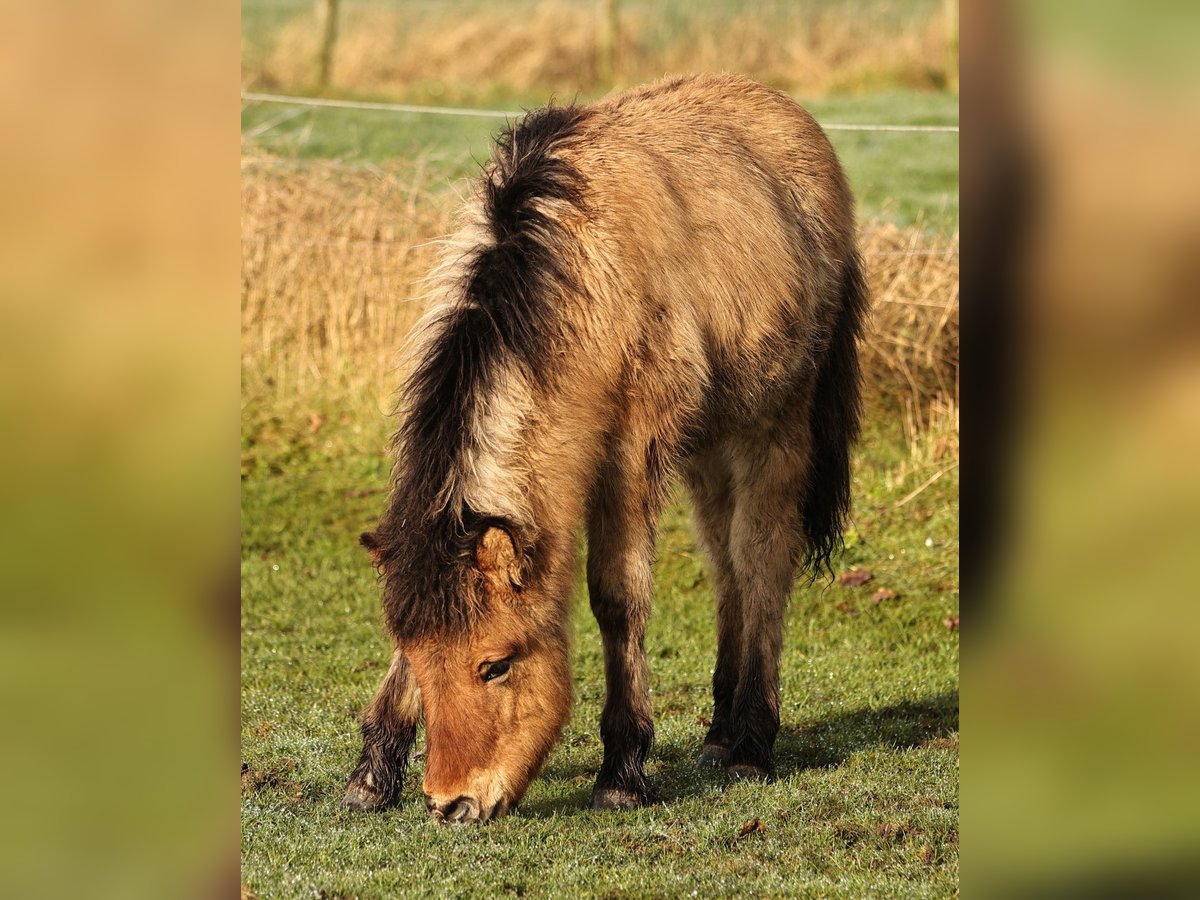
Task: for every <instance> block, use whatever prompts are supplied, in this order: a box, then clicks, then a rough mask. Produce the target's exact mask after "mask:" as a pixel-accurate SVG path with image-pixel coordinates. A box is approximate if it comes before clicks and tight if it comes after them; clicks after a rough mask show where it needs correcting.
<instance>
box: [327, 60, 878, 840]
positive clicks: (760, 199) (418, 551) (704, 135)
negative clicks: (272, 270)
mask: <svg viewBox="0 0 1200 900" xmlns="http://www.w3.org/2000/svg"><path fill="white" fill-rule="evenodd" d="M495 144H496V145H495V149H494V153H493V155H492V157H491V159H490V160H489V161H488V162H487V163H485V164H484V166H483V167H482V173H481V176H480V178H479V179H478V182H477V185H476V189H475V190H474V191H473V192H472V193H471V195H470V197H469V198H468V199H467V200H466V202H465V203H464V205H463V209H462V212H461V216H460V219H459V224H458V225H457V226H456V231H455V233H454V236H453V237H452V238H451V239H449V240H448V241H447V242H446V245H445V247H444V248H443V249H442V252H441V257H440V259H441V262H440V264H439V266H438V267H437V269H436V270H435V272H434V274H433V276H432V281H431V283H432V285H433V287H432V289H431V294H430V297H431V302H430V306H429V309H428V310H427V312H426V313H425V314H424V316H423V317H422V319H421V321H420V322H419V323H418V325H417V326H415V328H414V333H413V335H412V336H410V339H409V341H408V346H409V351H408V352H409V354H410V355H409V363H408V370H409V374H408V375H407V377H406V379H405V381H404V384H403V389H402V391H401V399H400V404H399V408H398V411H397V416H398V420H399V427H398V430H397V432H396V436H395V438H394V455H395V463H394V468H393V473H392V478H391V486H390V491H389V493H388V500H387V504H386V508H385V510H384V512H383V514H382V516H381V518H380V520H379V524H378V526H377V528H376V529H375V530H374V531H372V532H368V533H366V534H364V535H362V537H361V543H362V544H363V546H364V547H365V548H366V549H367V550H368V551H369V553H370V555H371V558H372V562H373V564H374V566H375V567H376V569H377V571H378V577H379V580H380V582H381V584H382V594H383V610H384V618H385V621H386V624H387V627H388V629H389V631H390V633H391V637H392V638H393V640H394V646H395V652H394V655H393V657H392V661H391V665H390V667H389V669H388V672H387V675H386V676H385V677H384V679H383V683H382V685H381V686H380V687H379V690H378V692H377V694H376V695H375V698H374V700H373V701H372V702H371V704H370V706H369V707H368V708H367V710H366V712H365V713H364V716H363V720H362V735H363V750H362V754H361V757H360V758H359V762H358V765H357V766H356V767H355V769H354V771H353V774H352V775H351V777H350V780H349V783H348V785H347V788H346V793H345V797H344V800H343V804H344V805H345V806H347V807H350V808H354V809H363V810H374V809H380V808H382V807H386V806H388V805H390V804H392V803H394V802H395V801H396V800H397V798H398V795H399V793H400V788H401V784H402V782H403V779H404V774H405V769H406V765H407V762H408V756H409V751H410V749H411V747H412V744H413V741H414V738H415V735H416V732H417V727H418V724H419V722H420V721H421V720H422V719H423V721H424V726H425V732H426V755H425V775H424V795H425V804H426V808H427V810H428V811H429V814H430V815H431V816H432V818H433V819H435V820H437V821H439V822H443V823H466V822H487V821H490V820H493V819H496V818H497V817H499V816H502V815H504V814H505V813H506V812H508V811H509V810H511V809H512V808H513V807H514V806H515V805H516V804H517V803H518V802H519V801H520V800H521V798H522V796H523V795H524V793H525V791H526V789H527V787H528V785H529V783H530V781H531V780H532V779H533V778H534V777H535V776H536V774H537V773H538V771H539V770H540V768H541V766H542V764H543V762H544V761H545V759H546V757H547V756H548V754H549V753H550V751H551V749H552V747H553V746H554V744H555V742H556V741H557V739H558V737H559V735H560V733H561V730H562V727H563V725H564V723H565V721H566V719H567V717H568V714H569V711H570V709H571V705H572V697H573V692H572V682H571V668H570V662H569V641H568V631H569V629H568V624H569V614H570V597H571V590H572V586H573V583H574V579H575V576H576V571H577V568H576V566H577V552H578V546H579V543H580V541H579V536H580V533H581V532H586V538H587V562H586V573H587V586H588V592H589V597H590V605H591V609H592V611H593V613H594V615H595V618H596V620H597V622H598V624H599V629H600V633H601V636H602V640H603V645H604V666H605V687H606V695H605V701H604V708H603V713H602V715H601V718H600V735H601V737H602V740H603V745H604V753H603V761H602V763H601V765H600V770H599V773H598V775H597V777H596V781H595V786H594V788H593V791H592V794H591V807H592V808H595V809H627V808H632V807H636V806H639V805H644V804H646V803H647V802H650V801H651V799H652V797H653V794H652V792H651V787H650V785H649V784H648V783H647V780H646V776H645V772H644V764H645V761H646V757H647V754H648V752H649V751H650V748H651V744H652V742H653V739H654V723H653V718H652V715H651V708H650V702H649V696H648V695H649V672H648V669H647V663H646V653H645V650H644V646H643V638H644V635H645V631H646V624H647V620H648V617H649V615H650V608H651V586H652V579H651V567H652V562H653V556H654V548H655V528H656V521H657V518H658V516H659V513H660V511H661V509H662V508H663V505H664V501H665V499H666V497H667V494H668V489H669V486H670V485H671V483H672V480H673V479H674V478H675V477H676V476H679V477H681V478H682V480H683V481H684V482H685V484H686V486H687V488H688V491H689V493H690V496H691V499H692V505H693V507H694V519H695V524H696V528H697V532H698V535H699V538H700V540H701V542H702V544H703V546H704V548H705V550H706V555H707V557H708V559H709V562H710V566H711V571H712V582H713V584H714V587H715V595H716V621H717V642H716V643H717V646H716V666H715V670H714V674H713V679H712V698H713V713H712V719H711V727H709V729H708V731H707V734H706V735H705V736H704V738H703V741H702V745H701V750H700V755H699V764H700V765H701V766H706V767H724V768H725V769H726V770H727V772H728V773H729V774H730V775H731V776H733V777H738V778H770V777H772V776H773V773H774V769H773V761H772V748H773V745H774V741H775V737H776V734H777V732H778V730H779V719H780V717H779V657H780V648H781V644H782V637H783V619H784V611H785V604H786V601H787V598H788V596H789V595H790V593H791V592H792V589H793V586H794V584H795V582H796V580H797V578H798V577H799V576H801V575H802V574H803V573H808V574H809V580H810V582H811V579H812V578H813V577H815V576H816V575H818V574H819V573H822V572H827V571H831V569H830V565H831V563H830V558H831V555H832V554H834V553H835V552H837V551H838V550H839V549H840V546H841V543H842V535H843V530H844V526H845V522H846V518H847V516H848V512H849V506H850V454H851V450H852V446H853V444H854V443H855V441H856V440H857V437H858V432H859V418H860V407H861V400H860V384H859V382H860V375H859V363H858V357H857V344H858V341H859V339H860V336H861V333H862V330H863V327H864V324H863V323H864V318H865V314H866V310H867V306H868V297H867V289H866V286H865V283H864V279H863V274H862V266H861V262H860V257H859V254H858V249H857V238H856V229H855V224H854V212H853V198H852V195H851V192H850V189H849V186H848V184H847V182H846V178H845V175H844V174H843V171H842V169H841V166H840V165H839V163H838V160H837V157H836V154H835V152H834V150H833V148H832V147H831V146H830V143H829V141H828V139H827V137H826V136H825V134H824V132H823V131H822V130H821V128H820V127H819V126H818V125H817V123H816V122H815V121H814V120H813V118H812V117H811V116H810V115H809V114H808V113H807V112H806V111H805V110H804V109H802V108H801V107H800V106H799V105H797V104H796V103H795V102H794V101H793V100H792V99H790V98H789V97H787V96H785V95H784V94H782V93H779V92H777V91H774V90H771V89H768V88H766V87H764V86H762V85H760V84H757V83H755V82H753V81H751V80H749V79H746V78H743V77H739V76H733V75H699V76H685V77H676V78H671V79H667V80H663V81H660V82H657V83H654V84H650V85H645V86H641V87H638V88H634V89H632V90H629V91H627V92H625V93H621V94H619V95H616V96H612V97H609V98H606V99H604V100H601V101H599V102H597V103H594V104H592V105H573V104H572V105H561V106H560V105H551V106H549V107H547V108H544V109H540V110H536V111H533V112H530V113H528V114H526V115H525V116H524V117H523V118H522V119H521V120H520V121H519V122H518V123H517V124H515V126H513V127H511V128H509V129H508V130H506V131H503V132H502V133H501V134H500V135H499V136H498V137H497V138H496V141H495Z"/></svg>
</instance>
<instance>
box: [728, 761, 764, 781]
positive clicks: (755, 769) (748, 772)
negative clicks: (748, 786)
mask: <svg viewBox="0 0 1200 900" xmlns="http://www.w3.org/2000/svg"><path fill="white" fill-rule="evenodd" d="M725 771H726V772H728V773H729V777H730V778H733V779H734V780H736V781H769V780H770V778H771V773H770V772H768V771H767V770H766V769H764V768H762V767H760V766H756V765H753V764H751V763H734V764H733V765H732V766H728V767H727V768H726V769H725Z"/></svg>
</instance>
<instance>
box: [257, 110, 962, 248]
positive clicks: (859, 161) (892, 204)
mask: <svg viewBox="0 0 1200 900" xmlns="http://www.w3.org/2000/svg"><path fill="white" fill-rule="evenodd" d="M408 99H413V98H408ZM416 99H423V98H420V97H418V98H416ZM546 99H547V97H546V96H536V95H527V96H524V97H522V98H516V99H514V98H512V97H508V96H505V97H499V98H495V102H496V103H497V104H498V106H499V108H501V109H520V108H522V107H531V106H536V105H539V104H541V103H544V102H545V100H546ZM560 99H568V100H569V99H571V98H570V97H569V96H568V97H565V98H563V97H560ZM802 102H803V103H804V104H805V105H806V106H807V107H808V108H809V109H810V110H811V111H812V113H813V114H814V115H815V116H816V117H817V119H818V120H819V121H825V122H846V123H864V122H865V123H870V122H881V123H891V124H914V125H940V124H956V123H957V121H958V98H957V96H955V95H953V94H948V93H934V92H919V91H888V92H884V93H878V94H867V95H863V96H839V97H833V96H829V97H816V98H812V99H803V100H802ZM272 123H274V124H272ZM503 124H504V121H503V119H497V120H494V121H493V120H490V119H474V118H459V117H452V116H431V115H419V114H408V113H391V112H382V111H375V110H346V109H328V108H321V109H311V108H310V109H304V110H297V109H296V108H295V107H287V106H280V105H276V104H260V103H249V104H246V105H245V107H244V109H243V111H242V132H243V135H247V136H248V137H247V138H246V141H247V144H248V145H249V146H250V147H253V148H255V149H256V150H259V151H263V152H267V153H270V154H273V155H279V156H284V157H288V158H292V159H295V160H298V161H301V162H303V161H311V160H317V159H333V160H338V161H340V162H343V163H347V164H352V165H360V166H373V165H382V164H386V163H388V162H390V161H393V160H395V159H398V158H417V157H419V158H420V159H422V160H423V161H424V164H425V165H426V167H427V170H428V174H429V176H430V178H431V179H432V180H434V181H435V182H437V183H440V184H447V185H448V184H451V183H453V182H454V181H456V180H459V179H463V178H466V177H468V176H470V175H473V174H474V173H475V172H477V171H478V167H479V162H480V161H482V160H485V159H487V157H488V156H489V154H490V139H491V136H492V135H493V134H494V133H495V132H496V131H497V130H498V129H499V128H500V127H502V126H503ZM830 139H831V140H832V142H833V144H834V147H835V148H836V149H837V151H838V154H839V156H840V157H841V159H842V162H843V165H844V167H845V169H846V172H847V174H848V176H849V178H850V182H851V185H852V187H853V188H854V191H855V194H856V196H857V198H858V204H859V215H860V217H861V218H865V219H880V220H883V221H889V222H893V223H895V224H897V225H901V226H907V225H913V224H920V225H921V226H923V227H925V228H927V229H929V230H933V231H940V232H952V231H954V230H956V229H957V227H958V136H957V135H954V134H937V133H934V134H930V133H924V134H921V133H918V134H909V133H895V132H893V133H868V132H832V133H831V134H830Z"/></svg>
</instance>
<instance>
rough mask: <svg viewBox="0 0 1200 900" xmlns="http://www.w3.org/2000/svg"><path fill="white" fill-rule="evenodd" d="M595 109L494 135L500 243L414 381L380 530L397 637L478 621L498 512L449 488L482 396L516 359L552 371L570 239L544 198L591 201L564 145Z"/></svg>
mask: <svg viewBox="0 0 1200 900" xmlns="http://www.w3.org/2000/svg"><path fill="white" fill-rule="evenodd" d="M586 115H587V113H586V112H585V111H584V110H582V109H580V108H578V107H574V106H565V107H555V106H551V107H548V108H546V109H542V110H537V111H535V112H532V113H529V114H528V115H527V116H525V118H524V119H523V120H522V121H521V122H520V123H518V124H517V125H516V126H514V127H511V128H509V129H507V130H505V131H503V132H501V133H500V134H499V135H498V136H497V137H496V151H495V153H494V154H493V157H492V160H491V162H490V163H489V164H488V165H487V166H486V167H485V169H484V174H483V185H482V200H483V207H484V215H485V217H486V221H487V224H488V226H489V229H490V231H491V237H492V241H491V242H490V243H485V244H482V245H480V246H479V247H477V248H476V249H475V250H474V251H472V252H471V255H470V257H469V259H468V263H467V266H466V269H465V274H464V277H463V280H462V283H461V288H460V289H461V294H460V295H459V296H458V297H457V298H456V299H455V301H454V302H453V303H452V304H451V305H450V306H449V308H448V309H447V311H446V313H445V316H444V318H443V319H442V321H441V323H440V329H439V333H438V337H437V338H436V340H435V341H434V343H433V344H432V346H431V348H430V350H429V351H428V352H427V353H426V355H425V357H424V358H423V359H421V360H419V361H418V363H417V366H416V368H415V370H414V371H413V372H412V373H411V375H410V376H409V378H408V381H407V383H406V385H405V388H404V392H405V398H404V402H403V406H404V408H406V409H407V413H406V415H405V417H404V419H403V421H402V422H401V425H400V429H399V431H398V432H397V434H396V447H397V450H398V458H397V462H396V471H395V473H394V478H393V487H392V492H391V497H390V500H389V503H388V508H387V511H386V512H385V513H384V515H383V518H382V519H381V520H380V524H379V529H378V531H377V532H376V534H375V536H374V538H373V543H374V544H375V546H376V547H377V549H378V560H379V563H380V565H381V569H382V570H383V571H386V573H387V574H386V585H385V591H384V609H385V613H386V616H387V619H388V625H389V627H390V628H391V629H392V632H393V634H394V635H395V636H396V637H397V638H399V639H411V638H414V637H418V636H421V635H426V634H430V633H434V632H441V631H458V630H462V629H465V628H467V627H469V624H470V621H471V618H472V608H473V604H472V594H473V592H472V591H471V590H470V585H469V577H468V576H469V572H470V570H471V566H470V558H471V553H472V550H473V548H474V546H475V541H476V538H477V537H478V535H479V533H480V531H481V529H482V527H483V526H484V525H485V524H487V522H488V521H491V520H493V519H492V517H493V516H494V514H495V512H496V511H494V510H472V509H467V508H464V507H463V506H462V504H460V503H454V502H450V503H447V502H446V497H447V495H446V492H445V488H446V485H447V484H448V483H450V482H452V480H453V479H455V478H456V477H458V473H457V472H456V466H458V465H459V463H460V461H461V460H462V458H463V454H464V452H465V451H466V450H467V449H468V448H469V447H470V444H471V441H472V440H473V435H472V434H471V412H472V406H473V403H474V400H475V398H476V397H478V396H479V393H480V392H481V391H486V390H487V389H488V387H489V385H490V384H491V382H492V380H493V377H494V376H495V374H496V373H497V372H499V371H500V370H501V369H503V368H504V367H506V366H508V365H512V364H518V365H520V366H521V367H522V368H523V369H524V371H525V372H526V373H527V374H529V375H530V376H531V377H533V378H534V379H537V378H538V377H539V372H540V370H542V369H544V364H543V362H542V360H543V359H544V355H545V353H544V351H545V348H546V344H547V341H548V340H549V339H550V337H551V335H552V334H553V333H554V332H555V330H556V329H557V328H558V327H559V323H558V321H557V316H556V315H555V306H556V304H555V303H554V298H555V297H556V296H558V295H559V294H561V292H562V291H563V290H564V289H570V288H571V287H572V284H571V275H570V272H569V271H568V270H567V268H566V267H565V266H564V264H563V261H562V260H563V256H564V254H563V253H562V252H561V248H563V246H564V244H565V242H567V241H569V240H570V236H569V235H568V234H567V232H566V230H565V229H564V228H563V226H562V225H561V223H560V222H559V221H558V220H557V218H556V217H553V216H551V215H548V214H547V211H546V204H547V203H548V202H549V203H552V204H556V205H557V204H569V205H571V206H574V207H575V208H577V209H582V208H583V203H584V198H583V192H584V180H583V177H582V176H581V175H580V173H579V172H578V171H577V170H576V169H575V168H574V167H573V166H572V165H571V164H570V163H568V162H567V161H565V160H563V159H561V158H559V157H557V156H555V155H554V154H555V151H556V150H557V149H559V148H560V147H561V146H562V145H563V143H564V142H566V141H568V140H569V139H571V138H572V137H574V136H575V135H576V134H577V133H578V129H579V126H580V123H581V122H582V121H583V120H584V118H585V117H586ZM451 496H452V495H451ZM510 524H511V523H510ZM514 527H515V526H514ZM524 552H525V555H526V558H527V559H529V558H530V557H531V555H532V554H536V548H535V547H531V546H529V545H528V544H525V546H524Z"/></svg>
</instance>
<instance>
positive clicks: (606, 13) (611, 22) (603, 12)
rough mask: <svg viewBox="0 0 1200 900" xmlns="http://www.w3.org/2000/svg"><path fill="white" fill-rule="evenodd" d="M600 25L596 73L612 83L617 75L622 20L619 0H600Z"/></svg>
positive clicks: (603, 80) (597, 34)
mask: <svg viewBox="0 0 1200 900" xmlns="http://www.w3.org/2000/svg"><path fill="white" fill-rule="evenodd" d="M599 13H600V27H599V28H598V29H597V31H596V75H597V76H598V78H599V80H600V81H601V82H605V83H607V84H609V85H611V84H612V83H613V82H614V81H615V80H616V77H617V42H618V41H619V40H620V38H621V34H620V32H621V21H620V17H619V10H618V9H617V0H600V10H599Z"/></svg>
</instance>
